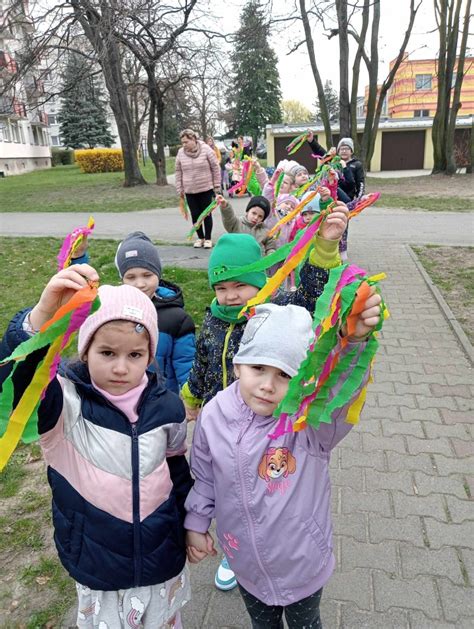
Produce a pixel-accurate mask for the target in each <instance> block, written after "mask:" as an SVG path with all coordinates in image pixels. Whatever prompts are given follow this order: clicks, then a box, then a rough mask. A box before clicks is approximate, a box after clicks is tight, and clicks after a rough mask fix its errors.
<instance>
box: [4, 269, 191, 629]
mask: <svg viewBox="0 0 474 629" xmlns="http://www.w3.org/2000/svg"><path fill="white" fill-rule="evenodd" d="M98 279H99V277H98V275H97V273H96V271H95V270H94V269H93V268H92V267H90V266H88V265H87V264H82V265H74V266H72V267H69V268H67V269H64V270H62V271H60V272H59V273H57V274H56V275H54V276H53V277H52V279H51V280H50V281H49V283H48V284H47V285H46V288H45V289H44V291H43V293H42V295H41V297H40V300H39V302H38V303H37V305H36V306H35V307H34V308H33V309H32V310H29V309H27V310H23V311H22V312H20V313H18V314H17V315H16V316H15V317H14V319H13V320H12V321H11V323H10V325H9V328H8V330H7V332H6V334H5V337H4V339H3V340H2V344H1V346H0V358H5V357H6V356H8V355H9V354H10V353H11V352H12V351H13V349H14V348H15V347H16V346H17V345H18V344H19V343H20V342H22V341H24V340H26V339H28V338H29V336H31V335H32V334H34V333H35V332H36V331H37V330H38V329H39V328H40V327H41V326H42V325H43V323H45V322H46V321H47V320H49V319H50V317H51V316H52V315H53V314H54V313H55V312H56V310H57V308H58V307H59V306H61V305H62V304H64V303H66V302H67V301H68V300H69V299H70V298H71V297H72V295H73V294H74V293H75V292H76V291H77V290H79V289H81V288H83V287H84V286H86V285H87V283H88V282H96V281H97V280H98ZM99 297H100V301H101V304H100V308H99V309H98V310H97V311H96V312H95V313H94V314H92V315H91V316H89V317H88V318H87V319H86V321H85V322H84V323H83V325H82V326H81V328H80V330H79V337H78V352H79V359H80V360H79V361H77V362H73V363H69V364H67V365H66V366H65V367H64V369H63V373H64V375H63V376H56V377H55V378H54V379H53V380H52V381H51V383H50V384H49V386H48V387H47V389H46V391H45V395H44V397H43V398H42V401H41V403H40V405H39V407H38V431H39V434H40V443H41V447H42V450H43V454H44V458H45V461H46V463H47V465H48V480H49V483H50V485H51V489H52V498H53V525H54V529H55V534H54V539H55V542H56V547H57V550H58V554H59V558H60V560H61V563H62V564H63V566H64V568H65V569H66V570H67V571H68V572H69V574H70V575H71V576H72V577H73V579H74V580H75V581H76V587H77V592H78V598H79V610H78V616H77V625H78V627H80V628H88V629H89V628H90V629H92V627H97V626H100V627H102V626H105V627H107V626H108V627H114V628H115V627H117V628H120V627H129V626H131V624H130V620H133V623H134V624H133V626H136V627H138V626H141V627H146V628H149V629H151V628H155V627H164V626H165V625H166V627H169V626H172V627H180V626H181V624H180V621H179V618H178V616H179V610H180V608H181V607H182V606H183V605H184V604H185V603H186V601H187V600H189V598H190V586H189V576H188V573H187V571H186V569H185V560H186V554H185V545H184V530H183V517H184V500H185V498H186V495H187V493H188V491H189V489H190V487H191V484H192V481H191V477H190V474H189V468H188V464H187V461H186V458H185V456H184V453H185V450H186V422H185V413H184V409H183V404H182V402H181V401H180V400H179V398H178V397H177V396H176V395H175V394H174V393H171V392H169V391H167V390H166V389H165V387H164V385H163V383H162V382H161V381H160V380H159V379H158V378H157V375H156V374H154V373H148V372H147V367H148V366H149V364H150V363H151V361H152V360H153V358H154V356H155V351H156V345H157V337H158V334H157V318H156V310H155V308H154V306H153V304H152V302H151V300H150V299H149V298H148V297H147V296H146V295H145V294H144V293H142V292H141V291H139V290H138V289H136V288H134V287H133V286H125V285H123V286H102V287H100V288H99ZM46 349H47V348H45V349H44V350H39V351H36V352H33V353H32V354H30V356H29V357H28V358H27V359H26V360H25V361H24V362H23V363H21V364H19V365H18V367H17V369H16V372H15V374H16V375H15V377H14V378H13V382H14V387H15V400H18V399H19V397H20V396H21V394H22V393H23V391H24V390H25V388H26V387H27V386H28V384H29V382H30V381H31V378H32V376H33V373H34V371H35V369H36V367H37V366H38V364H39V363H40V361H41V360H42V359H43V358H44V355H45V353H46ZM2 375H3V374H2ZM167 623H169V624H167Z"/></svg>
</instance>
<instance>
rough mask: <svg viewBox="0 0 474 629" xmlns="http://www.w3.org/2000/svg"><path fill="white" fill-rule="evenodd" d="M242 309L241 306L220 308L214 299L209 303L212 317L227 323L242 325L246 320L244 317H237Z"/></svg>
mask: <svg viewBox="0 0 474 629" xmlns="http://www.w3.org/2000/svg"><path fill="white" fill-rule="evenodd" d="M242 308H243V306H221V305H220V304H219V303H218V302H217V299H215V298H214V299H213V300H212V303H211V312H212V315H213V316H214V317H217V319H220V320H221V321H226V322H227V323H244V322H245V321H246V320H247V318H246V317H245V316H242V317H239V312H240V311H241V310H242Z"/></svg>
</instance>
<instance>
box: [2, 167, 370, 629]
mask: <svg viewBox="0 0 474 629" xmlns="http://www.w3.org/2000/svg"><path fill="white" fill-rule="evenodd" d="M304 178H305V173H304V171H303V170H301V169H299V168H295V167H293V170H292V172H290V173H288V177H287V175H285V179H287V182H286V183H285V180H284V184H282V188H284V190H283V192H281V195H280V197H279V199H278V202H277V206H276V207H277V209H276V212H286V211H288V210H289V209H290V208H291V207H293V206H294V200H293V199H294V197H293V196H291V195H290V194H289V192H291V185H297V186H298V185H301V182H302V181H303V182H304ZM306 178H307V171H306ZM266 185H267V188H268V189H269V190H270V193H268V194H267V195H263V196H259V197H257V198H253V199H251V200H250V202H249V205H248V208H247V212H246V217H245V219H243V220H240V221H239V219H236V217H235V216H234V215H233V213H232V211H231V210H229V205H228V203H227V202H226V201H225V200H224V199H223V198H221V199H220V207H221V210H222V213H223V216H224V221H225V222H227V225H228V228H229V231H231V232H238V233H229V234H226V235H224V236H222V237H221V238H220V239H219V241H218V242H217V245H216V246H215V248H214V249H213V251H212V253H211V256H210V259H209V267H208V276H209V283H210V286H211V287H212V289H213V290H214V293H215V297H214V299H213V301H212V303H211V304H210V308H209V309H208V311H207V312H206V314H205V317H204V321H203V324H202V329H201V332H200V334H199V337H198V339H197V342H196V343H195V340H194V324H193V322H192V320H191V318H190V317H189V315H187V314H186V312H185V311H184V309H183V298H182V293H181V290H180V289H179V287H178V286H176V285H174V284H172V283H170V282H167V281H166V280H164V279H163V278H162V267H161V261H160V258H159V255H158V252H157V249H156V247H155V246H154V245H153V243H152V242H151V241H150V240H149V239H148V238H147V236H146V235H145V234H143V233H141V232H134V233H132V234H130V235H129V236H127V237H126V238H125V239H124V240H123V241H122V242H121V243H120V245H119V247H118V249H117V253H116V258H115V263H116V266H117V269H118V272H119V275H120V278H121V280H122V285H120V286H106V285H104V286H100V288H99V297H100V307H99V309H98V310H97V311H96V312H94V314H91V315H90V316H89V317H88V318H87V319H86V320H85V322H84V323H83V325H82V326H81V328H80V330H79V336H78V358H77V360H73V361H69V362H65V363H64V365H62V368H61V369H60V372H59V373H60V375H57V376H56V377H55V378H54V379H53V380H52V381H51V383H50V384H49V386H48V387H47V390H46V391H45V393H44V395H43V398H42V400H41V402H40V404H39V406H38V409H37V414H38V430H39V434H40V443H41V447H42V450H43V454H44V458H45V461H46V463H47V466H48V481H49V483H50V485H51V489H52V498H53V502H52V505H53V524H54V529H55V534H54V535H55V542H56V546H57V550H58V554H59V557H60V559H61V562H62V564H63V565H64V567H65V568H66V570H67V571H68V572H69V574H70V575H71V576H72V577H73V578H74V580H75V581H76V586H77V592H78V600H79V607H78V617H77V625H78V627H80V628H83V627H84V628H85V627H87V628H89V627H100V628H101V629H107V628H111V629H115V628H116V627H145V628H151V627H153V628H159V627H163V628H165V627H168V628H171V627H174V628H179V627H181V626H182V625H181V620H180V609H181V608H182V606H183V605H184V604H185V603H186V602H187V601H188V600H189V599H190V596H191V584H190V578H189V572H188V569H187V566H186V556H187V558H188V560H189V561H190V562H191V563H196V562H199V561H201V560H203V559H205V558H206V557H207V556H208V555H211V556H212V555H215V554H216V552H217V551H216V548H215V545H214V540H213V538H212V536H211V534H210V533H209V527H210V525H211V522H212V520H213V519H215V520H216V525H217V538H218V542H219V545H220V548H221V549H222V551H223V552H224V553H225V556H224V559H223V561H222V562H221V566H220V567H219V571H218V574H217V575H216V585H218V586H219V587H220V588H221V589H230V588H232V587H234V586H237V585H238V587H239V590H240V593H241V595H242V598H243V601H244V603H245V606H246V608H247V611H248V613H249V616H250V618H251V623H252V627H254V628H259V629H260V628H265V629H272V628H275V629H276V628H280V627H282V626H283V625H282V615H283V612H284V613H285V617H286V621H287V623H288V626H289V627H290V628H292V629H293V628H294V629H296V628H298V629H302V628H303V627H307V628H316V627H321V626H322V625H321V620H320V615H319V603H320V599H321V593H322V589H323V587H324V586H325V584H326V583H327V582H328V580H329V578H330V576H331V574H332V572H333V569H334V564H335V560H334V555H333V551H332V534H331V516H330V480H329V471H328V465H329V457H330V453H331V450H332V449H333V448H334V447H335V446H336V445H337V443H338V442H339V441H340V440H341V439H342V438H343V437H344V436H345V435H346V434H347V433H348V432H349V430H350V429H351V424H348V423H345V418H346V414H347V409H348V408H349V405H350V404H351V403H352V402H353V399H351V400H350V401H349V402H348V404H347V405H346V406H345V407H343V408H342V409H340V410H339V411H338V412H337V413H334V416H333V417H332V424H324V425H323V426H322V427H320V428H319V429H318V430H314V429H312V428H307V429H306V430H303V431H301V432H292V433H287V434H284V435H281V436H279V437H277V438H275V439H271V438H270V437H269V432H270V431H271V427H272V424H273V423H274V421H275V420H274V418H273V413H274V411H275V409H276V408H277V406H278V405H279V403H280V402H281V400H282V399H283V398H284V396H285V394H286V392H287V390H288V385H289V381H290V379H291V378H292V377H293V376H294V375H295V374H296V373H297V371H298V368H299V365H300V363H301V362H302V360H303V359H304V357H305V355H306V351H307V349H308V344H309V341H310V338H311V335H312V314H313V312H314V309H315V304H316V301H317V299H318V297H319V296H320V295H321V293H322V291H323V289H324V286H325V284H326V282H327V280H328V276H329V271H330V270H331V269H332V268H335V267H337V266H339V265H340V264H341V260H340V255H339V250H338V248H339V242H340V239H341V237H342V235H343V234H344V232H345V230H346V227H347V221H348V210H347V208H346V206H345V204H344V203H342V202H337V203H336V205H335V207H334V208H333V210H332V212H331V213H330V214H329V215H328V216H327V218H326V220H324V221H323V222H322V224H321V226H320V228H319V231H318V233H317V235H316V236H315V238H314V242H313V247H312V250H311V254H310V255H309V257H308V258H307V259H306V261H305V262H304V264H303V266H302V268H301V270H300V281H299V285H298V287H297V288H296V290H294V291H292V292H290V291H280V292H279V293H278V294H277V295H276V296H275V297H274V299H273V300H272V303H266V304H262V305H260V306H257V307H256V308H255V312H254V314H253V316H252V317H251V318H250V319H249V320H248V321H247V319H246V318H245V317H244V316H242V315H241V309H242V307H243V306H245V304H246V303H247V302H248V301H249V300H250V299H252V298H253V297H255V295H256V294H257V293H258V291H259V290H260V289H261V288H262V287H264V286H265V284H266V282H267V275H266V273H265V271H264V270H258V268H257V270H255V269H254V270H252V269H250V270H249V266H251V265H254V266H257V267H258V264H254V263H258V262H259V261H261V259H262V256H263V255H264V254H268V253H269V252H271V251H273V250H275V248H276V247H277V246H278V243H277V242H276V241H275V239H272V238H271V237H265V236H264V235H263V231H262V229H261V225H262V224H263V222H264V221H265V220H266V219H267V218H268V217H269V215H270V213H271V212H272V207H271V201H270V199H269V194H270V196H271V188H272V186H273V187H274V185H275V177H274V178H273V179H272V180H271V181H268V182H267V184H266ZM324 194H325V193H324V192H322V193H321V197H323V195H324ZM318 202H319V200H318ZM322 202H323V203H324V199H323V200H322ZM301 219H302V222H303V224H302V225H301V227H304V222H305V216H304V214H303V216H302V217H301ZM259 226H260V229H259ZM75 262H78V263H77V264H73V265H72V266H70V267H68V268H67V269H64V270H62V271H60V272H58V273H56V274H55V275H54V276H53V277H52V278H51V280H50V281H49V283H48V284H47V285H46V287H45V289H44V290H43V293H42V294H41V297H40V299H39V301H38V303H37V304H36V305H35V306H34V307H33V308H26V309H24V310H22V311H20V312H19V313H18V314H17V315H15V317H14V318H13V319H12V321H11V323H10V325H9V327H8V329H7V331H6V333H5V335H4V337H3V340H2V343H1V346H0V359H4V358H5V357H7V356H9V355H10V354H11V353H12V351H13V350H14V349H15V347H17V346H18V345H19V344H20V343H21V342H22V341H24V340H26V339H28V338H30V337H31V336H32V335H34V334H36V333H37V331H38V330H39V329H40V328H41V326H42V325H43V324H44V323H45V322H46V321H47V320H48V319H50V318H51V316H52V315H53V314H54V313H55V311H56V310H57V309H58V307H60V306H61V305H62V304H64V303H66V302H67V301H68V300H69V299H70V298H71V296H72V295H73V294H74V293H75V292H76V291H78V290H80V289H81V288H82V287H84V286H86V285H87V284H88V283H94V282H97V281H99V280H100V278H99V275H98V273H97V272H96V271H95V269H94V268H93V267H92V266H90V265H89V264H87V263H81V260H76V261H75ZM223 272H225V273H226V275H225V278H226V279H225V280H223V279H222V275H223ZM380 304H381V298H380V296H379V295H378V294H377V293H375V292H374V291H373V290H372V291H371V293H370V295H369V297H368V298H367V300H366V302H365V305H364V306H363V308H362V311H361V312H360V314H359V315H358V318H357V322H356V325H355V327H354V328H353V330H352V333H351V336H350V337H349V338H348V339H346V341H345V343H344V348H343V349H342V350H341V351H342V352H343V353H344V352H347V351H350V350H351V349H354V347H355V346H357V347H360V348H361V350H362V349H363V347H364V345H365V343H366V342H367V338H368V336H369V335H370V334H371V333H372V332H373V330H374V327H375V326H376V325H377V324H378V322H379V318H380ZM346 334H347V331H346V330H344V329H341V330H340V331H339V336H340V339H341V340H342V339H343V337H344V336H345V335H346ZM45 351H46V350H38V351H36V352H33V353H32V354H31V355H30V356H29V357H28V358H27V359H26V360H25V361H24V363H22V364H21V365H20V366H19V367H17V370H16V372H15V377H14V379H13V383H14V388H15V400H18V399H19V397H20V396H21V393H22V391H24V390H25V388H26V387H27V386H28V384H29V382H30V381H31V379H32V377H33V374H34V372H35V370H36V368H37V367H38V365H39V363H40V362H41V360H42V359H43V357H44V354H45ZM337 351H339V348H338V349H337ZM8 370H9V367H8V365H7V366H4V367H2V368H0V382H3V381H4V380H5V377H6V375H7V373H8ZM350 376H351V367H349V368H348V370H347V372H346V373H345V375H344V378H350ZM367 378H368V374H366V376H365V380H366V379H367ZM363 384H364V383H361V387H362V386H363ZM337 386H338V387H340V386H341V383H338V385H337ZM178 393H179V395H178ZM334 393H335V391H333V390H331V391H330V392H329V398H328V400H330V399H331V397H332V396H333V395H334ZM355 397H356V395H355V396H354V399H355ZM180 398H181V399H180ZM192 420H197V421H196V425H195V430H194V437H193V445H192V450H191V472H192V475H191V473H190V469H189V466H188V463H187V460H186V457H185V452H186V429H187V421H192Z"/></svg>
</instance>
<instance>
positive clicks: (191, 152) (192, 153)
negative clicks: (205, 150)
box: [183, 140, 201, 159]
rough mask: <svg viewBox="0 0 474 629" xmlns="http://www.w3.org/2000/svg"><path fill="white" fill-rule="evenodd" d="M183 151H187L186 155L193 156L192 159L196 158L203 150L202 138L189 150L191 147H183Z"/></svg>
mask: <svg viewBox="0 0 474 629" xmlns="http://www.w3.org/2000/svg"><path fill="white" fill-rule="evenodd" d="M183 151H184V152H185V153H186V155H187V156H188V157H191V158H192V159H195V158H196V157H198V156H199V153H200V152H201V142H200V140H197V142H196V146H195V147H194V148H193V149H191V150H189V149H184V148H183Z"/></svg>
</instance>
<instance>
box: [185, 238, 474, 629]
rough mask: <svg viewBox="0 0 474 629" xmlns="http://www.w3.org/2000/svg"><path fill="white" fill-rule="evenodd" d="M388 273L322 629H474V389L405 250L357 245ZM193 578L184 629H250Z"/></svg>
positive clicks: (336, 461)
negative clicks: (385, 312) (383, 318)
mask: <svg viewBox="0 0 474 629" xmlns="http://www.w3.org/2000/svg"><path fill="white" fill-rule="evenodd" d="M354 240H355V239H350V240H349V245H350V253H351V256H352V258H353V259H354V260H357V263H358V264H360V265H361V266H363V267H365V268H367V270H369V271H370V272H373V273H375V272H379V271H381V270H384V271H386V272H387V275H388V278H387V280H385V281H384V282H383V284H382V288H383V291H384V296H385V298H386V300H387V303H388V305H389V308H390V312H391V319H389V320H388V321H387V323H386V326H385V332H384V334H383V338H382V339H381V348H380V350H379V353H378V356H377V360H376V364H375V368H374V380H375V381H374V382H373V383H372V385H370V386H369V394H368V399H367V404H366V406H365V409H364V411H363V414H362V418H361V422H360V425H359V426H358V427H356V428H355V429H354V430H353V431H352V433H351V434H350V435H349V437H347V438H346V439H345V440H344V441H343V442H342V443H341V444H340V446H339V447H338V448H337V449H336V450H335V451H334V454H333V457H332V462H331V477H332V483H333V519H334V533H335V535H334V550H335V553H336V557H337V570H336V572H335V574H334V576H333V578H332V580H331V581H330V583H329V584H328V586H327V587H326V588H325V592H324V595H323V602H322V618H323V623H324V627H325V629H339V628H345V629H358V628H359V627H360V628H362V627H364V628H365V629H390V628H393V629H401V628H407V629H408V628H411V629H441V628H442V629H445V628H448V627H457V628H465V629H468V627H469V628H470V627H472V626H474V588H473V584H474V523H473V520H474V509H473V506H474V505H473V502H470V501H469V497H470V496H471V495H474V459H473V457H472V455H473V446H472V436H473V434H472V429H473V425H474V415H473V413H472V406H471V401H472V394H473V388H474V387H473V378H472V370H471V368H470V365H469V363H468V361H467V359H466V358H465V356H464V354H463V352H462V351H461V349H460V348H459V346H458V344H457V342H456V338H455V337H454V335H453V333H452V331H451V328H450V327H449V325H448V324H447V322H446V320H445V319H444V317H443V315H442V313H441V311H440V309H439V307H438V304H437V303H436V301H435V300H434V298H433V297H432V295H431V292H430V291H429V290H428V288H427V286H426V285H425V283H424V281H423V279H422V277H421V276H420V274H419V272H418V270H417V268H416V266H415V264H414V263H413V261H412V259H411V257H410V255H409V253H408V250H407V248H406V246H405V245H404V244H396V243H391V244H390V246H389V247H387V246H386V245H385V244H384V243H383V242H381V241H378V242H373V243H372V245H371V246H370V247H367V246H365V245H364V243H359V244H354ZM217 563H218V562H217V561H216V560H214V561H205V562H202V563H201V564H199V565H198V566H196V567H195V566H193V567H192V579H193V593H194V594H193V596H194V598H193V601H192V602H191V603H190V604H189V605H188V606H187V607H186V608H185V611H184V614H183V616H184V623H183V624H184V626H185V627H186V629H202V628H204V627H205V628H206V629H224V628H230V627H232V628H233V629H237V628H239V629H240V628H242V629H243V628H248V627H250V623H249V622H248V621H247V618H246V616H245V610H244V606H243V604H242V602H241V600H240V597H239V595H238V594H237V592H235V591H234V592H227V593H223V592H218V591H217V590H216V589H215V587H214V585H213V578H214V570H215V568H216V566H217Z"/></svg>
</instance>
